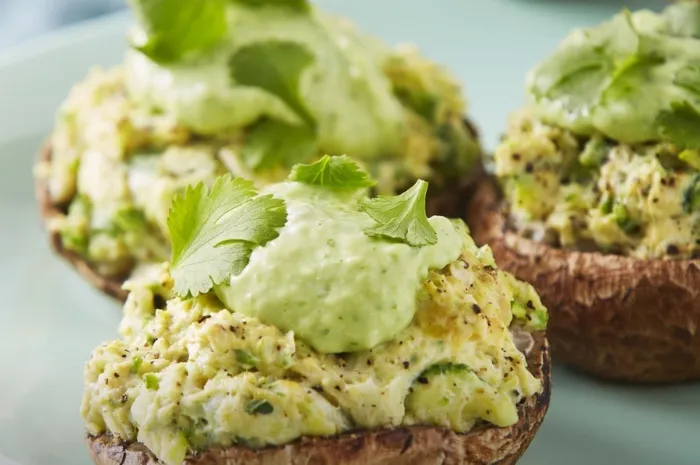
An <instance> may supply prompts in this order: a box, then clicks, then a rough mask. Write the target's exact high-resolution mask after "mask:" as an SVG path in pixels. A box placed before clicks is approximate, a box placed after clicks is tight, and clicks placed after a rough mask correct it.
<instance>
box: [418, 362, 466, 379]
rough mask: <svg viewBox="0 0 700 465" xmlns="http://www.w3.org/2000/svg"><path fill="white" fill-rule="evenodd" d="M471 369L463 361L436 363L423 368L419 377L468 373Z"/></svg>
mask: <svg viewBox="0 0 700 465" xmlns="http://www.w3.org/2000/svg"><path fill="white" fill-rule="evenodd" d="M471 371H472V369H471V368H469V366H468V365H465V364H463V363H437V364H435V365H431V366H430V367H428V368H427V369H426V370H424V371H423V373H421V374H420V376H419V377H425V378H430V377H432V376H436V375H450V374H461V373H470V372H471Z"/></svg>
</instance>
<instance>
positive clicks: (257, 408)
mask: <svg viewBox="0 0 700 465" xmlns="http://www.w3.org/2000/svg"><path fill="white" fill-rule="evenodd" d="M245 411H246V413H248V414H250V415H269V414H271V413H272V412H274V411H275V408H274V407H273V406H272V404H270V403H269V402H268V401H266V400H260V399H255V400H251V401H249V402H248V404H246V406H245Z"/></svg>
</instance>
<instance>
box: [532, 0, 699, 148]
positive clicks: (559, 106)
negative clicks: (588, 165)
mask: <svg viewBox="0 0 700 465" xmlns="http://www.w3.org/2000/svg"><path fill="white" fill-rule="evenodd" d="M698 18H700V6H699V5H697V4H696V3H691V2H686V3H679V4H676V5H671V6H669V7H668V8H666V9H665V10H664V11H663V12H662V13H654V12H651V11H647V10H642V11H637V12H634V13H632V12H629V11H623V12H622V13H620V14H619V15H617V16H615V17H614V18H613V19H612V20H611V21H608V22H605V23H603V24H601V25H599V26H597V27H593V28H587V29H577V30H575V31H573V32H572V33H571V34H569V36H568V37H567V38H566V39H565V40H564V41H563V42H562V43H561V44H560V46H559V47H558V49H557V50H556V51H555V52H554V53H553V54H552V55H551V56H549V57H548V58H546V59H545V60H544V61H543V62H542V63H541V64H540V65H538V66H537V67H535V68H534V69H533V70H532V71H531V72H530V73H529V75H528V79H527V93H528V97H529V100H530V103H531V104H532V110H533V112H534V114H535V116H537V117H538V118H540V119H541V120H542V121H544V122H546V123H549V124H554V125H556V126H559V127H562V128H566V129H570V130H572V131H573V132H575V133H577V134H587V135H591V134H594V133H601V134H603V135H605V136H607V137H609V138H611V139H614V140H616V141H619V142H622V143H628V144H632V143H641V142H648V141H668V142H674V143H678V144H679V145H684V144H685V143H686V142H687V136H684V134H683V132H684V130H683V129H682V128H683V126H684V124H693V121H694V122H695V123H694V124H695V125H697V123H698V122H700V113H699V112H698V111H699V109H700V21H699V20H698Z"/></svg>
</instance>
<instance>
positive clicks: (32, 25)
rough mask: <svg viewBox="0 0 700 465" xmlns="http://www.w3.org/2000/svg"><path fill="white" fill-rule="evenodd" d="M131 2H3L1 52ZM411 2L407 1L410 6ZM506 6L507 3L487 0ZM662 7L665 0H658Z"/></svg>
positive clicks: (597, 4)
mask: <svg viewBox="0 0 700 465" xmlns="http://www.w3.org/2000/svg"><path fill="white" fill-rule="evenodd" d="M126 1H127V0H0V51H1V50H2V49H4V48H7V47H9V46H11V45H14V44H17V43H19V42H23V41H25V40H27V39H30V38H33V37H35V36H38V35H41V34H43V33H45V32H48V31H50V30H53V29H57V28H59V27H61V26H65V25H68V24H71V23H76V22H79V21H82V20H85V19H90V18H95V17H98V16H102V15H105V14H108V13H113V12H116V11H120V10H123V9H124V8H126ZM409 1H410V0H406V2H409ZM483 1H484V2H496V3H498V2H503V1H504V0H483ZM520 1H522V2H524V3H527V2H529V3H533V4H538V3H539V4H541V3H557V2H562V3H569V4H570V5H571V6H572V8H574V9H577V8H584V9H587V8H601V6H604V7H606V8H610V7H613V9H614V10H617V9H619V8H620V7H622V6H627V7H629V8H631V9H635V8H639V7H649V6H650V4H654V3H655V2H650V1H648V0H646V1H645V0H626V1H625V0H520ZM657 1H658V5H659V7H661V6H662V5H663V4H664V0H657Z"/></svg>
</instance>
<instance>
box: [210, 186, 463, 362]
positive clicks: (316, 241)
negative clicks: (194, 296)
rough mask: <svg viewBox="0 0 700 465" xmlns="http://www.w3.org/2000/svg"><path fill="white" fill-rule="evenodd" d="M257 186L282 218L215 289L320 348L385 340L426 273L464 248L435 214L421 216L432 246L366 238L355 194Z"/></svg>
mask: <svg viewBox="0 0 700 465" xmlns="http://www.w3.org/2000/svg"><path fill="white" fill-rule="evenodd" d="M265 192H266V193H270V194H273V195H274V196H275V197H277V198H280V199H283V200H284V202H285V204H286V207H287V224H286V225H285V226H284V228H282V230H281V231H280V235H279V237H277V238H276V239H274V240H272V241H270V242H269V243H267V244H266V245H265V246H263V247H260V248H257V249H255V250H254V251H253V254H252V256H251V258H250V262H249V263H248V265H247V266H246V267H245V269H244V270H243V271H242V272H241V273H240V274H239V275H237V276H233V277H231V279H230V280H229V281H228V282H226V283H225V285H222V286H219V287H218V288H217V289H216V294H217V295H218V296H219V298H220V299H221V300H222V302H223V303H224V304H225V305H226V306H227V307H228V308H230V309H232V310H234V311H237V312H241V313H243V314H246V315H248V316H251V317H255V318H258V319H260V321H262V322H264V323H266V324H271V325H274V326H276V327H278V328H280V329H282V330H283V331H293V332H294V334H295V335H296V336H298V337H299V338H301V339H303V340H304V341H305V342H306V343H307V344H309V345H310V346H312V347H313V348H314V349H315V350H317V351H319V352H323V353H337V352H354V351H358V350H367V349H371V348H372V347H374V346H376V345H377V344H379V343H381V342H385V341H388V340H390V339H393V338H394V337H395V336H396V335H397V334H398V333H400V332H401V331H402V330H403V329H404V328H405V327H406V326H408V324H409V323H410V321H411V319H412V318H413V315H414V313H415V311H416V290H417V289H418V288H419V286H420V283H421V282H422V281H424V280H425V278H426V276H427V275H428V272H429V271H430V270H433V269H441V268H443V267H444V266H446V265H448V264H449V263H451V262H452V261H454V260H456V259H457V257H459V255H460V253H461V251H462V249H463V247H464V245H463V243H464V239H463V234H462V233H460V231H458V228H456V227H455V225H454V224H453V223H452V222H451V221H450V220H448V219H447V218H444V217H441V216H434V217H432V218H430V219H429V220H428V221H429V222H430V224H431V225H432V227H433V228H434V229H435V231H436V232H437V242H436V243H435V244H433V245H427V246H425V247H412V246H410V245H408V244H405V243H401V242H395V241H387V240H383V239H379V238H375V237H370V236H368V235H367V234H366V233H365V230H367V229H369V228H370V227H372V225H373V224H374V222H373V220H372V219H371V218H370V217H369V216H368V215H367V214H366V213H364V212H362V211H360V210H359V208H358V207H359V205H360V203H361V202H362V200H363V199H364V198H366V195H365V194H364V193H362V192H360V193H357V194H347V193H337V192H333V191H331V190H328V189H323V188H319V187H314V186H308V185H304V184H301V183H293V182H289V183H281V184H275V185H272V186H270V187H269V188H268V189H266V190H265ZM271 283H274V284H272V285H271Z"/></svg>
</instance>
